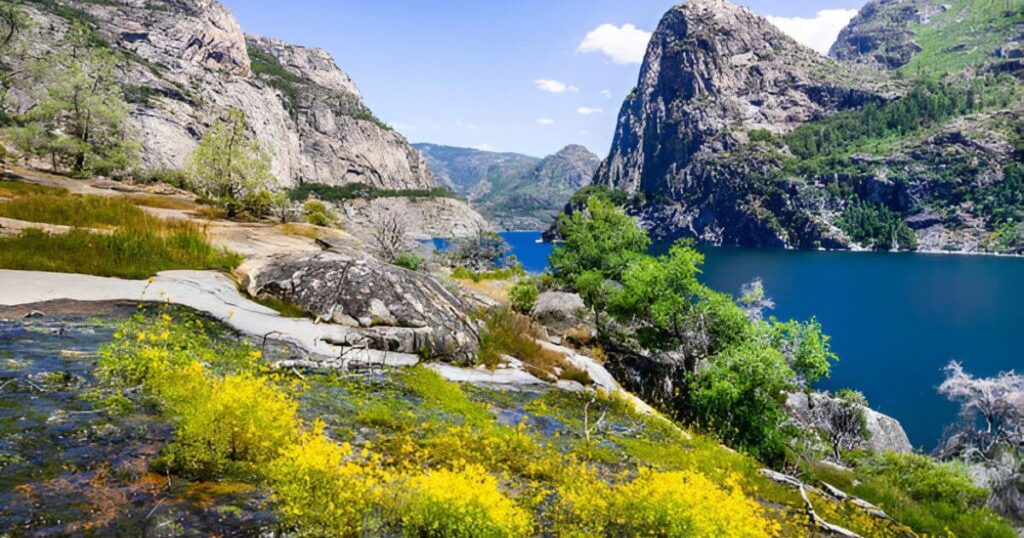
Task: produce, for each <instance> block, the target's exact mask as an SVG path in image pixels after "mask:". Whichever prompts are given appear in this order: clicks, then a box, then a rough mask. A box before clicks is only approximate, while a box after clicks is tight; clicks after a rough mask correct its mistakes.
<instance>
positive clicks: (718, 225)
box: [595, 0, 1024, 252]
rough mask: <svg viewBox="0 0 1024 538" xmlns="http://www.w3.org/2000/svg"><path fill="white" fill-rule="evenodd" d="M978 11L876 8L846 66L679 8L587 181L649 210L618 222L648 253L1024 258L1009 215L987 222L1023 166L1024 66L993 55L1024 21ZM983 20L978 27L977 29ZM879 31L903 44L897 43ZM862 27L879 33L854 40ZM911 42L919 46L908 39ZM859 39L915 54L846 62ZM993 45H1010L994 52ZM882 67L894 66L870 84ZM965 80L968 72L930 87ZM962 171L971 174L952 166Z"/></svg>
mask: <svg viewBox="0 0 1024 538" xmlns="http://www.w3.org/2000/svg"><path fill="white" fill-rule="evenodd" d="M990 3H991V2H979V3H977V4H971V3H966V2H955V3H954V5H951V6H948V7H947V8H942V7H941V6H939V7H935V8H934V9H931V8H928V9H925V8H924V7H921V5H923V4H928V6H931V5H932V4H930V3H928V2H927V1H922V0H876V1H875V2H872V3H869V4H868V5H867V6H866V7H865V9H864V10H863V11H862V12H861V14H860V15H858V17H855V18H854V20H853V21H852V22H851V23H850V26H848V27H847V29H845V30H844V31H843V33H842V34H841V37H840V40H839V41H837V46H834V47H833V52H834V54H835V55H836V56H841V57H846V58H850V61H849V62H839V61H836V60H834V59H830V58H826V57H823V56H821V55H819V54H817V53H815V52H814V51H812V50H810V49H809V48H807V47H804V46H802V45H799V44H797V43H796V42H795V41H793V40H792V39H791V38H789V37H788V36H785V35H784V34H782V32H781V31H780V30H778V29H777V28H775V27H774V26H772V25H771V24H770V23H768V22H767V21H766V20H765V19H764V18H762V17H759V16H758V15H756V14H754V13H753V12H752V11H750V10H749V9H746V8H741V7H738V6H735V5H733V4H731V3H729V2H727V1H725V0H691V1H690V2H688V3H686V4H681V5H678V6H676V7H674V8H672V9H671V10H669V11H668V12H667V13H666V14H665V16H664V17H663V18H662V21H661V22H660V23H659V25H658V28H657V29H656V30H655V32H654V34H653V36H652V38H651V41H650V44H649V46H648V50H647V53H646V55H645V58H644V61H643V64H642V66H641V70H640V75H639V77H638V84H637V87H636V88H635V89H634V91H633V92H631V93H630V95H629V96H628V97H627V99H626V100H625V101H624V102H623V105H622V108H621V110H620V113H619V118H618V122H617V127H616V131H615V137H614V141H613V143H612V149H611V151H610V152H609V154H608V156H607V157H606V158H605V159H604V160H603V161H602V164H601V166H600V168H599V169H598V172H597V174H596V175H595V183H597V184H600V185H604V186H607V187H610V188H613V189H619V190H623V191H626V193H627V194H629V195H630V196H629V198H630V199H633V200H636V199H638V197H636V196H635V195H637V194H638V193H640V194H643V195H644V196H643V197H642V199H644V200H645V202H644V203H642V204H633V205H632V206H630V207H629V212H630V213H631V214H633V215H634V216H636V217H637V218H638V219H639V220H640V221H641V223H642V224H643V225H644V226H645V227H646V228H648V230H649V231H650V232H651V234H652V236H653V237H654V238H655V239H673V238H676V237H690V238H695V239H697V240H698V241H699V242H701V243H705V244H712V245H744V246H755V247H776V248H778V247H784V248H807V249H813V248H838V249H847V248H923V249H927V250H954V251H962V252H974V251H983V250H998V251H1016V250H1019V249H1021V248H1024V245H1021V244H1020V237H1021V233H1020V230H1019V229H1015V230H1012V231H1008V230H1009V228H1008V227H1012V226H1011V224H1012V223H1013V222H1016V221H1014V220H1012V219H1013V218H1015V217H1000V216H998V215H995V214H994V213H993V212H992V211H991V210H990V209H985V208H986V207H987V205H992V204H993V203H996V204H998V203H999V202H992V200H993V199H996V200H997V199H999V197H1004V198H1005V196H1003V195H1002V194H1000V192H1001V190H1000V189H1001V187H999V185H1000V184H1001V183H1004V182H1003V178H1005V177H1006V176H1007V175H1009V176H1010V177H1011V180H1013V177H1015V176H1014V174H1016V173H1017V171H1016V170H1017V169H1016V168H1015V166H1016V165H1014V164H1013V163H1014V162H1019V158H1016V157H1014V155H1015V153H1014V150H1013V149H1012V148H1013V145H1014V143H1015V142H1014V140H1016V139H1018V138H1019V136H1020V135H1016V134H1014V133H1013V128H1012V126H1014V125H1017V126H1018V128H1019V129H1024V128H1020V127H1019V125H1020V116H1021V114H1020V112H1021V111H1020V108H1021V107H1019V106H1017V105H1015V104H1014V103H1013V99H1014V96H1019V91H1020V88H1021V84H1020V81H1019V80H1018V79H1016V78H1014V77H1012V76H1010V75H1007V74H1006V73H1008V72H1012V71H1013V69H1016V68H1015V67H1013V66H1015V65H1018V64H1017V63H1016V62H1019V61H1024V60H1017V59H1015V58H1009V56H1013V55H1016V53H1013V52H999V51H1004V50H1005V51H1015V50H1018V49H1017V47H1019V43H1020V39H1021V37H1022V36H1024V32H1021V34H1020V35H1019V36H1017V34H1016V33H1014V32H1013V31H1010V30H1007V28H1009V29H1011V30H1012V28H1019V29H1020V30H1024V15H1022V14H1024V9H1022V10H1021V12H1020V13H1017V12H1013V11H1006V12H1003V11H999V10H998V9H996V8H993V7H991V6H989V4H990ZM968 4H970V5H968ZM982 4H984V5H982ZM925 7H927V6H925ZM894 13H895V15H894ZM906 13H911V14H913V17H910V18H907V16H905V14H906ZM901 14H903V15H901ZM901 16H902V17H903V19H900V17H901ZM951 16H956V17H968V18H969V19H970V20H972V21H976V24H977V26H978V27H979V28H989V29H990V30H991V31H990V33H991V35H989V34H986V33H984V32H974V33H973V34H970V35H962V34H965V32H964V31H963V30H962V29H960V28H959V27H957V26H956V25H955V24H952V23H951V22H950V21H949V20H948V17H951ZM879 19H882V21H883V22H879ZM989 19H991V20H990V21H989V22H988V23H987V26H983V25H982V23H981V22H977V21H985V20H989ZM891 20H900V21H901V23H902V24H903V25H904V26H905V28H903V29H899V28H897V29H893V27H892V25H891V24H889V22H886V21H891ZM873 27H880V28H883V29H885V32H883V33H881V34H879V33H878V32H874V33H873V32H872V31H866V30H864V28H868V29H870V28H873ZM954 30H955V31H954ZM1018 31H1019V30H1018ZM929 32H931V33H929ZM935 32H946V33H950V32H953V35H956V36H959V39H960V41H961V43H960V44H954V45H953V46H952V47H947V48H951V49H956V50H951V51H946V50H945V49H943V50H935V48H936V47H937V46H938V45H936V43H941V42H942V40H941V39H938V38H937V37H936V36H935V35H933V34H934V33H935ZM908 33H909V34H912V35H913V36H914V38H913V39H910V40H906V39H905V37H906V35H907V34H908ZM859 35H869V36H872V37H871V38H872V39H875V40H876V41H879V40H884V39H885V38H886V37H887V36H889V37H890V38H892V39H896V40H898V41H899V43H904V41H908V42H910V43H915V41H914V39H917V40H918V41H920V42H921V43H922V45H920V46H918V48H920V49H921V50H920V51H919V52H916V53H913V54H911V55H910V57H909V58H900V59H899V60H898V61H897V60H891V59H887V57H885V56H884V55H883V56H881V57H876V56H878V54H879V53H878V50H883V52H884V51H888V50H890V47H888V46H887V45H885V43H882V42H880V41H879V42H872V43H871V46H870V47H867V46H865V47H864V49H865V50H864V51H863V53H861V55H860V56H857V55H856V54H854V52H853V51H851V50H847V49H848V48H849V47H846V48H844V45H843V43H846V44H849V43H854V44H857V43H860V42H861V41H863V40H861V41H858V39H860V38H858V37H856V36H859ZM993 35H995V36H996V37H998V38H999V39H1000V40H1002V39H1005V40H1006V43H1005V44H1003V45H1002V46H1001V48H1000V49H998V50H995V47H994V45H993V43H994V41H993V39H994V38H993V37H992V36H993ZM892 36H895V37H892ZM1014 36H1017V37H1014ZM865 39H866V38H865ZM844 40H845V41H844ZM960 45H963V46H962V47H960ZM856 46H857V47H860V46H861V45H856ZM985 47H988V48H987V49H986V48H985ZM898 48H899V46H897V45H893V47H891V49H892V50H896V49H898ZM982 49H985V50H987V52H986V53H985V54H983V55H980V56H979V53H978V51H979V50H982ZM859 50H860V49H859V48H858V49H857V51H859ZM837 51H838V52H837ZM1001 55H1002V56H1006V57H1007V58H1002V57H1001ZM979 58H980V60H979ZM990 60H991V61H990ZM964 62H967V63H965V64H964ZM970 62H974V63H970ZM889 63H892V64H894V65H895V64H899V65H901V66H904V67H903V69H902V70H899V69H900V68H899V66H897V67H895V68H892V66H889V67H885V68H880V66H882V65H886V66H888V65H889ZM961 64H964V66H965V67H964V69H967V71H964V72H963V74H957V73H953V74H946V75H945V76H944V75H943V73H942V72H940V68H945V67H949V66H953V67H956V66H960V65H961ZM931 66H934V67H935V69H934V70H930V69H929V67H931ZM911 70H912V71H911ZM917 73H920V74H921V75H920V76H916V75H917ZM1000 73H1002V74H1000ZM958 77H959V78H958ZM1007 122H1008V125H1010V126H1011V129H1010V132H1009V133H1005V134H1004V133H1003V131H1005V130H1006V129H1005V124H1007ZM999 123H1004V126H1003V127H1000V126H999V125H998V124H999ZM1020 132H1024V130H1021V131H1020ZM823 137H827V138H823ZM964 162H966V163H968V164H969V166H967V167H964V166H961V165H960V164H957V163H961V164H962V163H964ZM950 167H958V168H959V169H958V171H957V173H955V174H954V173H951V172H949V171H948V170H949V169H950ZM968 168H969V169H968ZM951 183H958V184H959V185H956V186H951V185H950V184H951ZM965 201H966V202H968V203H966V204H965V203H964V202H965ZM1014 207H1015V208H1014V209H1013V211H1014V212H1017V211H1018V210H1020V208H1019V207H1018V206H1014ZM1014 214H1017V213H1014ZM1022 214H1024V213H1022ZM1007 218H1010V220H1006V219H1007ZM1018 220H1019V219H1018ZM1008 223H1011V224H1008Z"/></svg>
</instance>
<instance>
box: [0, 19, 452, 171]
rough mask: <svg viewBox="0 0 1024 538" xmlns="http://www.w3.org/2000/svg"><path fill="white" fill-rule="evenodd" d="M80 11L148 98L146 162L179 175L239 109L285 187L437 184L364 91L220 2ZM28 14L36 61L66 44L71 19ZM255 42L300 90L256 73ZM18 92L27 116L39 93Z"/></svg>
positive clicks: (144, 109)
mask: <svg viewBox="0 0 1024 538" xmlns="http://www.w3.org/2000/svg"><path fill="white" fill-rule="evenodd" d="M73 4H74V6H75V7H76V8H77V9H81V10H83V11H84V12H86V13H87V14H88V15H89V16H90V17H91V18H92V19H93V20H95V21H96V23H97V30H98V33H99V35H100V36H101V37H102V38H103V39H104V40H105V41H107V43H109V45H110V46H111V47H112V48H113V49H115V50H119V51H123V52H125V53H126V54H125V55H124V56H123V57H124V58H126V59H128V61H127V62H125V65H124V66H123V67H122V70H121V73H120V78H121V80H122V81H123V82H124V83H125V84H126V85H131V86H135V87H142V88H146V89H147V93H148V96H147V97H146V98H145V99H143V100H141V101H139V102H135V103H132V109H131V112H130V113H131V121H132V123H133V126H132V127H133V129H132V130H131V131H130V132H132V133H134V136H136V137H137V138H138V139H139V141H140V142H141V143H142V146H143V150H142V152H141V155H142V157H143V164H144V165H145V166H146V167H148V168H181V167H182V166H183V165H184V164H185V162H186V160H187V159H188V157H189V156H190V154H191V153H192V151H193V150H194V149H195V147H196V144H197V141H198V139H199V138H200V137H201V136H202V133H203V132H205V131H206V129H207V128H208V127H209V126H210V125H211V124H212V122H213V121H214V120H215V119H216V118H218V117H222V116H224V115H225V113H226V111H227V109H228V108H237V109H240V110H242V111H243V112H245V114H246V117H247V119H248V122H249V125H250V128H251V129H252V131H253V134H254V135H255V136H256V137H257V138H258V139H259V140H260V141H261V142H262V143H263V146H264V148H266V149H267V151H268V152H270V154H271V157H272V172H273V174H274V176H275V177H276V178H277V180H278V182H279V184H280V185H281V186H292V185H295V184H297V183H299V182H300V181H306V182H321V183H330V184H343V183H350V182H356V181H358V182H362V183H366V184H370V185H374V186H377V187H383V188H392V189H419V188H433V187H436V186H437V182H436V181H435V180H434V178H433V177H432V176H431V175H430V173H429V172H428V170H427V168H426V164H425V163H424V161H423V159H422V158H421V156H420V154H419V153H418V152H417V151H416V150H414V149H412V147H411V146H410V145H409V144H408V142H407V141H406V140H405V138H404V137H403V136H402V135H401V134H399V133H397V132H395V131H394V130H392V129H390V128H389V127H387V126H384V125H383V124H382V123H380V122H379V121H376V120H375V119H374V118H373V117H372V114H370V113H369V111H368V110H367V109H366V107H365V106H364V105H363V103H362V100H361V97H360V94H359V90H358V89H357V88H356V86H355V84H354V83H353V82H352V80H351V79H350V78H349V76H348V75H347V74H345V73H344V72H343V71H342V70H341V69H339V68H338V66H337V65H335V63H334V60H333V59H332V58H331V56H330V55H329V54H328V53H327V52H325V51H323V50H320V49H310V48H305V47H300V46H296V45H291V44H288V43H285V42H283V41H278V40H273V39H268V38H262V37H256V36H246V35H245V34H243V33H242V29H241V28H240V26H239V24H238V22H237V21H236V20H235V17H234V15H233V14H232V13H231V11H230V10H228V9H227V8H226V7H224V6H223V5H221V4H220V3H218V2H216V1H213V0H153V1H147V2H142V1H141V0H120V1H117V2H74V3H73ZM26 9H27V10H28V12H29V13H30V15H31V16H32V18H33V19H34V21H35V25H34V26H33V27H32V28H31V29H30V31H29V35H27V36H26V38H27V41H28V42H29V43H30V44H31V51H30V56H36V55H40V54H42V53H45V52H46V51H49V50H54V49H57V48H59V47H61V46H62V45H63V43H64V37H65V35H66V33H67V31H68V29H69V26H70V21H68V20H67V19H65V18H64V17H62V16H61V15H59V14H58V13H57V12H53V11H49V10H48V8H47V7H46V4H41V3H40V4H30V5H27V6H26ZM248 47H253V48H256V49H259V50H261V51H263V52H265V53H266V54H268V55H269V56H271V57H273V58H275V59H276V60H277V62H279V63H280V64H281V65H282V66H283V67H284V68H285V69H286V70H288V71H289V72H290V73H291V74H293V75H295V77H297V79H298V80H299V81H300V82H295V83H293V84H292V87H293V88H294V90H295V92H294V95H286V94H285V93H282V92H281V91H279V90H277V89H275V88H274V87H273V86H272V85H271V83H270V81H269V79H268V78H267V77H266V75H257V74H254V73H253V70H252V62H251V61H250V58H249V54H248ZM11 97H12V100H13V102H14V104H15V105H16V106H17V107H18V109H19V110H22V111H23V110H25V109H27V108H28V107H29V106H31V105H32V104H33V103H34V102H35V100H36V98H37V96H36V94H35V93H34V92H29V91H14V92H12V95H11Z"/></svg>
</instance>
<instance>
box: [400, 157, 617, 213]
mask: <svg viewBox="0 0 1024 538" xmlns="http://www.w3.org/2000/svg"><path fill="white" fill-rule="evenodd" d="M413 147H414V148H416V149H418V150H419V151H420V153H421V154H422V155H423V158H424V159H425V160H426V162H427V167H428V168H429V169H430V171H431V172H432V173H433V175H434V177H436V178H437V180H438V181H440V182H442V183H444V184H446V185H448V186H449V187H451V188H452V189H454V190H455V191H456V192H458V193H459V194H462V195H463V196H466V197H467V198H468V199H469V201H470V202H471V203H472V205H473V208H474V209H476V210H477V211H479V212H480V213H481V214H482V215H483V216H484V217H486V218H487V219H488V220H489V221H490V222H492V223H493V224H494V225H495V226H496V227H498V228H500V229H504V230H540V229H544V228H546V227H548V226H549V225H550V224H551V222H552V221H553V220H554V218H555V216H556V215H557V214H558V212H559V211H560V210H561V209H562V208H563V206H564V205H565V204H566V202H568V200H569V197H570V196H572V193H573V192H575V191H576V190H577V189H579V188H581V187H583V186H585V185H588V184H590V179H591V177H592V176H593V175H594V171H595V170H596V169H597V166H598V164H599V162H600V159H599V158H598V157H597V155H594V154H593V153H591V152H590V151H588V150H587V148H585V147H583V146H579V145H569V146H566V147H564V148H562V149H561V150H559V151H558V152H556V153H554V154H553V155H549V156H547V157H544V158H543V159H539V158H537V157H531V156H529V155H522V154H519V153H497V152H492V151H481V150H477V149H471V148H458V147H452V146H439V145H435V144H413Z"/></svg>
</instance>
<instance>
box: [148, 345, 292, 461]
mask: <svg viewBox="0 0 1024 538" xmlns="http://www.w3.org/2000/svg"><path fill="white" fill-rule="evenodd" d="M153 394H154V395H155V396H156V398H157V399H158V400H159V401H161V402H162V404H163V409H164V411H165V412H166V413H167V414H168V415H169V416H170V417H171V418H172V421H174V422H175V423H176V424H177V427H176V429H175V432H174V441H172V442H171V443H170V444H169V445H167V446H165V447H164V451H163V453H162V458H161V464H162V466H165V467H166V468H168V469H174V470H175V471H177V472H179V473H182V474H184V475H186V476H192V477H197V478H212V477H217V476H220V475H222V474H225V473H231V474H243V475H244V474H255V472H257V471H258V470H259V468H260V466H261V465H265V464H267V463H269V462H271V461H272V460H273V459H274V458H275V457H276V456H277V453H278V451H279V450H280V449H281V448H282V447H286V446H289V445H290V444H292V443H293V442H294V441H295V439H294V437H295V431H296V427H297V425H298V417H297V411H298V404H297V403H296V402H295V401H294V400H292V399H291V398H289V397H288V396H287V395H285V394H284V393H283V392H281V391H279V390H278V389H277V388H275V387H274V386H273V385H271V384H270V383H268V382H267V381H265V380H263V379H260V378H257V377H255V376H254V375H253V374H252V373H248V372H246V373H241V374H233V375H228V376H224V377H218V376H216V375H212V374H211V372H210V371H209V370H208V369H207V368H206V367H204V366H202V365H201V364H199V363H198V362H194V363H192V364H190V365H189V366H186V367H185V368H183V369H180V370H173V371H166V372H165V373H164V375H161V376H159V377H158V379H157V380H156V382H155V383H154V384H153Z"/></svg>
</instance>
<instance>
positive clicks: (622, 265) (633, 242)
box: [549, 196, 651, 285]
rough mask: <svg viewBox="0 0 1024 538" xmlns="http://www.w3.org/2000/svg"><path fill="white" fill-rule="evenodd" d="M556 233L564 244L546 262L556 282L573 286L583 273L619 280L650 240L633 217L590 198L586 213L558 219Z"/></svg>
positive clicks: (581, 212) (598, 198) (605, 202)
mask: <svg viewBox="0 0 1024 538" xmlns="http://www.w3.org/2000/svg"><path fill="white" fill-rule="evenodd" d="M558 229H559V233H560V235H561V237H562V240H563V243H562V244H561V245H558V246H556V247H555V249H554V251H553V252H552V253H551V257H550V259H549V262H550V264H551V270H552V271H553V272H554V275H555V277H556V278H557V279H559V280H560V281H562V282H563V283H566V284H568V285H572V283H574V282H575V280H576V278H577V277H578V276H579V275H580V274H581V273H583V272H585V271H597V272H599V273H600V274H601V275H602V276H603V277H604V278H607V279H611V280H619V279H621V278H622V272H623V271H624V270H625V269H626V267H627V266H628V265H629V264H630V263H631V262H633V261H634V260H636V259H638V258H640V257H641V256H643V255H645V254H646V253H647V246H648V245H649V244H650V242H651V240H650V239H649V238H648V237H647V234H646V233H645V232H644V231H643V230H641V229H640V228H639V227H638V226H637V225H636V222H635V221H634V220H633V218H632V217H630V216H629V215H626V214H625V213H624V212H623V211H622V210H621V209H619V208H618V207H616V206H615V204H613V203H612V202H610V201H607V200H605V199H603V198H601V197H597V196H592V197H590V198H588V199H587V207H586V210H585V211H575V212H573V213H572V214H571V215H564V214H563V215H561V216H560V217H559V219H558Z"/></svg>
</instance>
